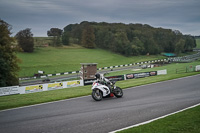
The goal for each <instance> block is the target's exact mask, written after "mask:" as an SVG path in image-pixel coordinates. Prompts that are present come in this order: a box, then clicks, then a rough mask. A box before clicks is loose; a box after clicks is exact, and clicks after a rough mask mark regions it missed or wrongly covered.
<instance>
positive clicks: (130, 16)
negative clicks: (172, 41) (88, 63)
mask: <svg viewBox="0 0 200 133" xmlns="http://www.w3.org/2000/svg"><path fill="white" fill-rule="evenodd" d="M0 18H1V19H2V20H4V21H6V22H7V23H9V24H10V25H12V28H13V29H12V32H13V34H12V35H13V36H14V35H15V34H16V33H17V32H18V31H20V30H23V29H25V28H31V31H32V33H33V34H34V36H35V37H37V36H47V30H49V29H50V28H60V29H63V28H64V27H65V26H67V25H68V24H75V23H80V22H82V21H95V22H109V23H113V22H117V23H118V22H119V23H126V24H129V23H133V24H135V23H141V24H149V25H151V26H153V27H162V28H168V29H173V30H179V31H180V32H182V33H183V34H191V35H200V0H0Z"/></svg>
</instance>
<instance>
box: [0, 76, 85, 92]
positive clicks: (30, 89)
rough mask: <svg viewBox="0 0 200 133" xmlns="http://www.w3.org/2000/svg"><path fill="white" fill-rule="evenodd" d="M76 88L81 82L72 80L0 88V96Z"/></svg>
mask: <svg viewBox="0 0 200 133" xmlns="http://www.w3.org/2000/svg"><path fill="white" fill-rule="evenodd" d="M77 86H83V81H82V80H74V81H65V82H57V83H48V84H38V85H30V86H21V87H19V86H11V87H2V88H0V96H5V95H13V94H27V93H35V92H42V91H50V90H56V89H63V88H71V87H77Z"/></svg>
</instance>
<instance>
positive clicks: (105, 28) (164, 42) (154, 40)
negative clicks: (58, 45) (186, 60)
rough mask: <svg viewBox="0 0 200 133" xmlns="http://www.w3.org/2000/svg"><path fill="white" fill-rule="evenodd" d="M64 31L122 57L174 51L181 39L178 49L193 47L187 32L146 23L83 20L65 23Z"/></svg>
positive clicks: (192, 41)
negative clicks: (75, 22)
mask: <svg viewBox="0 0 200 133" xmlns="http://www.w3.org/2000/svg"><path fill="white" fill-rule="evenodd" d="M88 26H89V27H90V28H91V29H93V30H94V34H93V31H92V32H90V31H89V30H88V29H87V27H88ZM64 31H65V32H69V33H70V38H73V39H72V40H75V41H76V42H77V43H78V44H80V45H81V44H82V45H83V44H84V45H85V47H88V46H86V44H90V42H92V43H91V44H92V46H93V47H95V44H96V47H99V48H102V49H106V50H110V51H113V52H116V53H120V54H122V55H125V56H131V55H141V54H142V55H144V54H147V53H149V54H159V53H161V52H175V51H176V52H177V45H179V44H180V40H181V39H183V40H184V41H185V44H184V49H183V50H181V52H186V51H190V50H192V48H194V47H195V46H196V42H195V39H194V37H192V36H190V35H182V33H181V32H180V31H178V30H171V29H163V28H153V27H151V26H150V25H147V24H144V25H143V24H128V25H126V24H122V23H106V22H100V23H96V22H87V21H83V22H81V23H80V24H70V25H68V26H66V27H65V28H64ZM91 33H92V34H91ZM75 41H74V42H75ZM86 41H88V42H89V43H86Z"/></svg>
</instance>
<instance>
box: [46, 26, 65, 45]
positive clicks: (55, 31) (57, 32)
mask: <svg viewBox="0 0 200 133" xmlns="http://www.w3.org/2000/svg"><path fill="white" fill-rule="evenodd" d="M47 35H48V36H53V46H60V45H62V44H61V35H62V30H61V29H59V28H51V29H50V30H49V31H47Z"/></svg>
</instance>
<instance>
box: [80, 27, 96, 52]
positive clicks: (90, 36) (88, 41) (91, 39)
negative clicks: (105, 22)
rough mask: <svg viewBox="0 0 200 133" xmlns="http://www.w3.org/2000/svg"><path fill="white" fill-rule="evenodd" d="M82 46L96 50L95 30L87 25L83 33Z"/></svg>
mask: <svg viewBox="0 0 200 133" xmlns="http://www.w3.org/2000/svg"><path fill="white" fill-rule="evenodd" d="M81 45H82V46H83V47H86V48H95V35H94V29H93V28H92V27H91V26H90V25H86V26H85V28H84V29H83V31H82V38H81Z"/></svg>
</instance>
